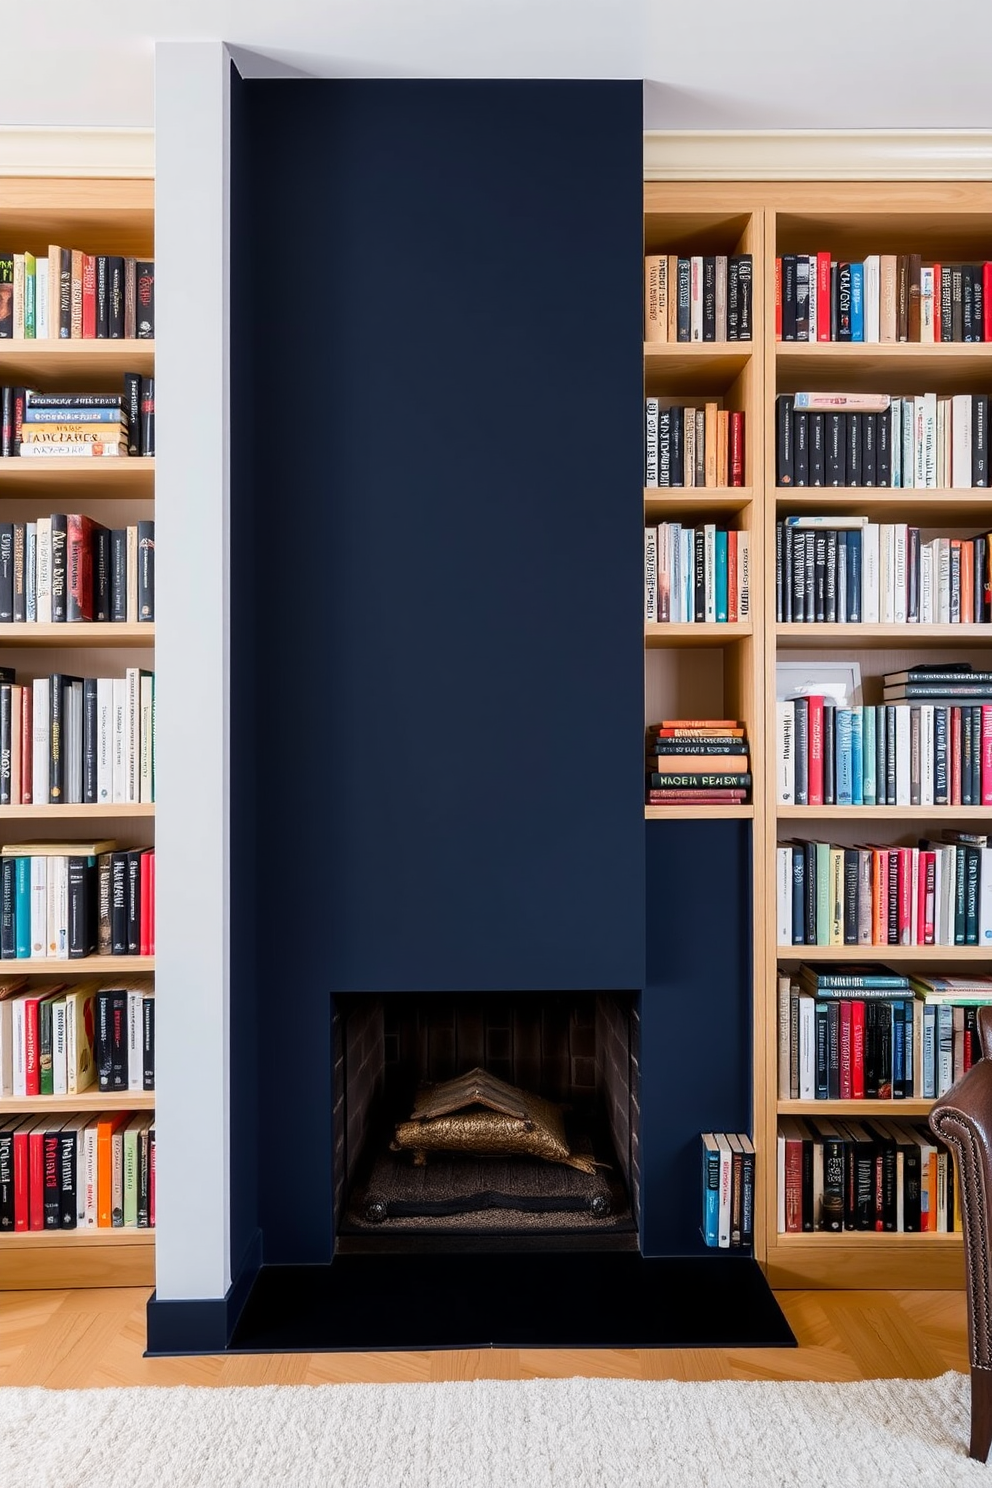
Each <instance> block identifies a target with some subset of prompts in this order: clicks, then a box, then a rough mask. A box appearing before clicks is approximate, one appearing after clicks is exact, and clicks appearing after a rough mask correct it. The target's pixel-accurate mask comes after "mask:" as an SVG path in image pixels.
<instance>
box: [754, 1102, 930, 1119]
mask: <svg viewBox="0 0 992 1488" xmlns="http://www.w3.org/2000/svg"><path fill="white" fill-rule="evenodd" d="M932 1105H933V1101H930V1100H780V1101H779V1103H778V1110H779V1115H781V1116H840V1117H841V1118H842V1119H843V1117H844V1116H845V1115H847V1116H886V1117H887V1116H905V1117H909V1118H913V1119H916V1118H918V1117H920V1116H928V1115H929V1114H930V1107H931V1106H932Z"/></svg>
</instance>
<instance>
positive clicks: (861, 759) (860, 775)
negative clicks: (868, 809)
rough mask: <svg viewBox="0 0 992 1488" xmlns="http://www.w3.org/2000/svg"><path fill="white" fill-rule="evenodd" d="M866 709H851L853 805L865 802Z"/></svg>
mask: <svg viewBox="0 0 992 1488" xmlns="http://www.w3.org/2000/svg"><path fill="white" fill-rule="evenodd" d="M863 714H864V710H863V709H862V708H853V709H852V710H851V805H852V806H863V805H864V804H865V751H864V717H863Z"/></svg>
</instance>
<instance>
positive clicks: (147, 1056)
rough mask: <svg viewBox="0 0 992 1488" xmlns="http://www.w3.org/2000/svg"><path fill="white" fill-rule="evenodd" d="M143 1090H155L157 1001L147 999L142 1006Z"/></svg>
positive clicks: (150, 998) (151, 998)
mask: <svg viewBox="0 0 992 1488" xmlns="http://www.w3.org/2000/svg"><path fill="white" fill-rule="evenodd" d="M141 1058H142V1075H141V1088H142V1090H154V1089H155V999H154V997H146V998H144V999H143V1001H142V1004H141Z"/></svg>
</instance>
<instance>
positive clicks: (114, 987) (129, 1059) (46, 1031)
mask: <svg viewBox="0 0 992 1488" xmlns="http://www.w3.org/2000/svg"><path fill="white" fill-rule="evenodd" d="M92 1086H96V1087H97V1088H98V1089H99V1090H101V1091H104V1092H108V1093H114V1094H119V1093H120V1092H122V1091H137V1090H154V1089H155V994H154V992H153V991H152V986H151V981H150V979H147V978H139V977H136V978H134V979H133V980H132V981H129V982H128V983H127V984H126V985H122V984H121V983H119V982H118V983H112V982H110V983H108V982H105V981H99V980H96V979H91V980H89V981H85V982H62V981H56V980H54V979H53V978H51V977H44V978H41V979H39V978H34V977H33V978H31V984H30V986H29V985H28V978H27V977H22V976H21V977H19V976H13V977H3V978H0V1095H2V1096H13V1097H15V1098H19V1097H21V1096H23V1097H26V1098H30V1097H32V1096H46V1095H81V1094H82V1092H83V1091H84V1090H89V1089H90V1088H91V1087H92Z"/></svg>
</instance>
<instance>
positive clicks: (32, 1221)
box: [28, 1116, 46, 1230]
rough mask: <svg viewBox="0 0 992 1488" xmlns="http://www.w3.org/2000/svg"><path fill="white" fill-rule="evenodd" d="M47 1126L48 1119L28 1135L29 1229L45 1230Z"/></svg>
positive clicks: (32, 1129)
mask: <svg viewBox="0 0 992 1488" xmlns="http://www.w3.org/2000/svg"><path fill="white" fill-rule="evenodd" d="M45 1125H46V1118H45V1117H44V1116H42V1118H41V1120H40V1122H38V1123H37V1124H36V1125H35V1126H33V1127H32V1128H31V1131H30V1133H29V1135H28V1229H29V1230H43V1229H44V1228H45Z"/></svg>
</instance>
